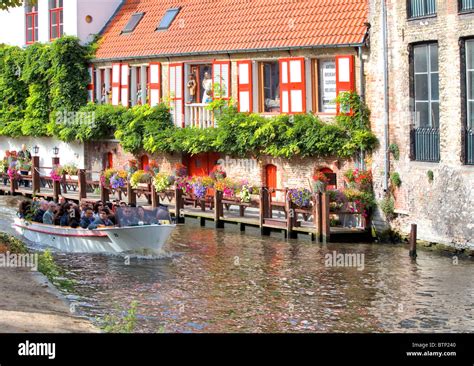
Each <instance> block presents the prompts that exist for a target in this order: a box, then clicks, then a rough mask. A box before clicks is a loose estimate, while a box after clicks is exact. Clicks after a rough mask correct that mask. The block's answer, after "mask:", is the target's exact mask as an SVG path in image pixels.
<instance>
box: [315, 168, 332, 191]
mask: <svg viewBox="0 0 474 366" xmlns="http://www.w3.org/2000/svg"><path fill="white" fill-rule="evenodd" d="M316 171H319V172H321V173H324V175H326V177H327V178H328V179H329V182H328V185H327V189H337V176H336V173H334V172H333V171H332V170H331V169H329V168H321V169H316Z"/></svg>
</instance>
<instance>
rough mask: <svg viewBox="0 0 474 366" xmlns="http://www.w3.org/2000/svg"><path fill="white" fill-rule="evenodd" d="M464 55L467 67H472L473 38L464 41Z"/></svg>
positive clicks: (473, 64)
mask: <svg viewBox="0 0 474 366" xmlns="http://www.w3.org/2000/svg"><path fill="white" fill-rule="evenodd" d="M473 1H474V0H473ZM466 57H467V68H468V69H474V40H471V41H466Z"/></svg>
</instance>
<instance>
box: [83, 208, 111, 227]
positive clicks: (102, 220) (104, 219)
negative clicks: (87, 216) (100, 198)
mask: <svg viewBox="0 0 474 366" xmlns="http://www.w3.org/2000/svg"><path fill="white" fill-rule="evenodd" d="M99 215H100V217H99V218H98V219H95V220H94V222H93V223H92V224H90V225H89V227H88V229H89V230H95V229H97V228H98V227H100V226H114V224H113V223H112V221H110V220H109V218H108V216H107V212H106V211H105V210H102V211H100V212H99Z"/></svg>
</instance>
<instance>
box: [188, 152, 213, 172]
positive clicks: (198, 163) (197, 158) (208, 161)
mask: <svg viewBox="0 0 474 366" xmlns="http://www.w3.org/2000/svg"><path fill="white" fill-rule="evenodd" d="M219 159H220V154H219V153H212V152H210V153H202V154H197V155H193V156H188V157H187V158H186V159H185V162H184V165H186V166H187V167H188V172H189V175H190V176H191V177H205V176H207V175H209V174H210V173H211V171H212V169H213V168H214V166H216V165H217V162H218V161H219Z"/></svg>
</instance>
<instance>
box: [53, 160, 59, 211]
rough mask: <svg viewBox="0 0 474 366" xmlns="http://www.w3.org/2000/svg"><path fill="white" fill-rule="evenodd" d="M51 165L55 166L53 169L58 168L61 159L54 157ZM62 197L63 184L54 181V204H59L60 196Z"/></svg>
mask: <svg viewBox="0 0 474 366" xmlns="http://www.w3.org/2000/svg"><path fill="white" fill-rule="evenodd" d="M51 163H52V164H53V165H52V167H53V168H54V167H56V166H58V165H59V158H58V157H54V158H52V159H51ZM60 195H61V182H55V181H53V200H54V202H59V196H60Z"/></svg>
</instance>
